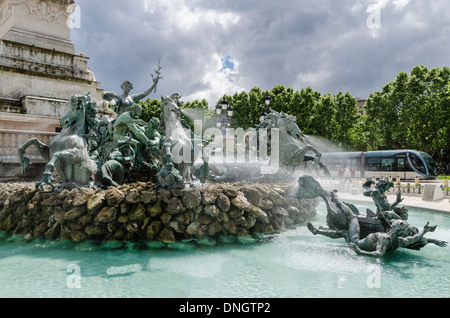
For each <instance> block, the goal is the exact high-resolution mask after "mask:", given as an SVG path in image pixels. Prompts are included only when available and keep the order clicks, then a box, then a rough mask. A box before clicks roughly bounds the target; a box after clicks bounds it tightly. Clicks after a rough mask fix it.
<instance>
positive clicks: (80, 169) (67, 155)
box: [18, 94, 97, 189]
mask: <svg viewBox="0 0 450 318" xmlns="http://www.w3.org/2000/svg"><path fill="white" fill-rule="evenodd" d="M67 105H68V110H67V111H66V113H65V114H64V116H63V117H62V118H61V127H62V128H63V129H62V131H61V133H60V134H58V135H57V136H55V137H53V138H52V139H51V140H50V142H49V144H48V145H46V144H44V143H42V142H41V141H39V140H38V139H37V138H33V139H30V140H28V141H27V142H26V143H25V144H23V145H22V146H21V147H20V148H19V150H18V156H19V162H20V164H21V172H22V173H24V174H25V173H26V171H27V169H28V168H29V166H30V164H31V163H30V159H29V158H28V157H26V156H25V151H26V149H27V148H28V147H30V146H31V145H34V146H36V147H37V149H38V151H39V153H40V155H41V156H42V157H43V158H44V159H45V160H46V161H48V163H47V165H46V166H45V171H44V174H43V177H42V180H41V181H40V182H38V183H37V184H36V188H41V189H43V187H44V186H45V185H49V186H51V187H52V189H54V185H53V182H54V181H56V180H55V179H54V178H53V172H54V171H55V170H56V172H57V173H58V175H59V176H60V178H61V182H62V183H63V184H68V183H72V184H75V185H78V186H91V185H92V184H93V182H94V181H95V174H96V171H97V165H96V163H95V162H94V161H93V160H92V159H91V158H90V157H89V152H88V149H87V145H86V143H85V140H84V139H83V136H85V135H87V134H88V133H89V127H95V126H96V124H95V121H96V120H97V108H96V101H94V100H92V99H91V97H90V95H89V94H85V95H74V96H72V97H71V98H70V100H69V102H68V104H67Z"/></svg>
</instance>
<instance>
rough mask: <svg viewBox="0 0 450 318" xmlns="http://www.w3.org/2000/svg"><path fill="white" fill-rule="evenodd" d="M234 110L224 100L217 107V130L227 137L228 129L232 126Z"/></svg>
mask: <svg viewBox="0 0 450 318" xmlns="http://www.w3.org/2000/svg"><path fill="white" fill-rule="evenodd" d="M233 113H234V108H233V107H232V106H231V105H230V104H229V103H228V102H227V101H226V99H225V97H224V98H223V100H222V102H221V103H220V104H217V106H216V114H217V123H216V124H217V128H219V129H220V130H221V131H222V133H223V134H224V135H225V133H226V129H227V128H228V127H230V126H231V118H232V117H233Z"/></svg>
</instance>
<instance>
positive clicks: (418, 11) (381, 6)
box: [71, 0, 450, 106]
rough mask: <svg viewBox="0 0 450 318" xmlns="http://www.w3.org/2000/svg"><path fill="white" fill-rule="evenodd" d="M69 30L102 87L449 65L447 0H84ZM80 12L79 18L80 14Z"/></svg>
mask: <svg viewBox="0 0 450 318" xmlns="http://www.w3.org/2000/svg"><path fill="white" fill-rule="evenodd" d="M76 3H77V4H78V6H79V9H80V10H79V12H80V15H79V16H80V20H79V25H78V26H80V27H79V28H73V29H72V31H71V38H72V41H73V42H74V44H75V48H76V50H77V53H80V52H83V53H85V55H86V56H88V57H89V58H90V60H89V66H90V68H91V70H92V71H93V72H94V74H95V75H96V79H97V81H99V82H101V86H100V87H101V88H103V89H106V90H111V91H114V92H117V93H119V92H121V91H120V84H121V83H122V82H123V81H124V80H125V79H128V80H130V81H131V82H133V83H134V88H135V89H134V93H139V92H141V91H143V90H145V89H147V88H148V87H150V86H151V84H152V79H151V76H150V74H152V73H153V70H154V69H155V66H156V65H157V63H158V60H159V59H160V61H161V66H162V67H163V76H164V80H163V81H162V82H161V83H160V85H159V86H158V91H157V94H154V95H152V96H150V97H151V98H159V97H160V95H171V94H172V93H175V92H177V93H179V94H180V95H181V96H183V98H182V100H183V101H185V102H186V101H192V100H194V99H202V98H206V99H207V100H208V102H209V104H210V106H213V105H214V104H215V103H216V101H217V100H218V99H219V98H220V97H221V96H223V94H229V95H231V94H234V93H235V92H240V91H242V90H245V91H249V90H250V89H251V88H253V87H255V86H256V87H259V88H261V89H263V90H270V89H272V88H273V87H274V86H275V85H278V84H282V85H284V86H285V87H292V88H294V90H300V89H302V88H304V87H308V86H311V87H312V88H313V89H314V90H316V91H319V92H321V93H332V94H336V93H338V92H339V91H342V92H347V91H348V92H350V93H351V94H353V95H354V96H355V97H361V98H366V97H367V96H368V95H369V94H370V93H371V92H374V91H378V90H380V89H381V88H382V86H383V85H384V84H386V83H388V82H390V81H391V80H393V79H395V77H396V75H397V73H398V72H400V71H407V72H409V71H410V70H411V68H412V67H414V66H415V65H418V64H423V65H426V66H428V67H429V68H432V67H443V66H445V65H450V63H449V59H450V2H449V1H448V0H278V1H274V0H270V1H269V0H127V1H123V0H76ZM74 21H75V20H74Z"/></svg>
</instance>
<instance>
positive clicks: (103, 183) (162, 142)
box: [18, 65, 212, 191]
mask: <svg viewBox="0 0 450 318" xmlns="http://www.w3.org/2000/svg"><path fill="white" fill-rule="evenodd" d="M155 74H156V75H154V76H153V75H152V78H153V86H152V87H151V88H150V89H149V90H147V91H146V92H144V93H142V94H136V95H131V94H130V92H131V89H132V84H131V83H130V82H128V81H125V82H124V84H123V85H122V89H123V94H122V95H120V96H118V95H116V94H114V93H111V92H105V93H103V98H104V99H105V100H107V101H110V102H111V105H112V106H113V107H115V111H116V112H117V116H115V117H114V118H108V117H103V118H100V117H99V114H98V112H97V102H96V101H94V100H92V99H91V97H90V95H89V94H85V95H75V96H73V97H71V99H70V100H69V102H68V104H67V106H68V111H67V112H66V114H65V115H64V116H63V117H62V118H61V126H62V127H63V130H62V132H61V133H60V134H59V135H58V136H56V137H54V138H53V139H51V141H50V143H49V145H45V144H43V143H42V142H40V141H39V140H38V139H36V138H34V139H31V140H29V141H27V142H26V143H25V144H24V145H23V146H22V147H20V148H19V150H18V156H19V162H20V164H21V172H22V173H23V174H26V173H27V170H28V168H29V167H30V165H31V162H30V159H29V158H28V157H27V156H26V155H25V152H26V149H27V148H28V147H30V146H31V145H34V146H36V147H37V148H38V150H39V153H40V154H41V156H42V157H43V158H44V159H45V160H47V161H48V163H47V165H46V167H45V171H44V174H43V177H42V179H41V181H40V182H38V183H37V184H36V187H37V188H40V189H41V190H43V191H44V187H45V186H50V187H51V189H52V191H53V190H55V183H60V185H59V187H63V188H73V187H94V186H99V187H109V186H119V185H120V184H121V183H122V182H123V181H124V180H127V181H139V180H142V178H144V177H145V176H147V177H148V178H150V179H151V177H152V176H153V178H154V179H155V180H156V179H157V180H158V182H159V183H160V186H167V187H173V186H177V185H184V184H186V183H192V182H194V181H195V180H196V179H198V180H200V181H201V182H204V181H205V180H207V179H209V180H211V179H212V174H211V173H210V171H209V169H208V164H207V161H206V160H205V161H204V163H203V165H202V166H201V168H200V169H198V170H197V171H196V174H197V175H198V178H197V176H196V175H195V174H194V173H193V172H192V171H191V168H192V166H193V163H194V162H195V161H196V160H197V159H198V158H199V155H200V154H203V155H206V154H205V153H203V149H204V144H203V143H204V141H203V140H202V139H201V138H200V137H197V136H194V134H193V133H192V131H191V130H190V128H189V127H188V126H187V125H186V123H185V122H183V121H182V120H181V118H180V115H181V112H180V108H179V105H180V102H179V98H180V96H179V95H178V94H173V95H172V96H171V97H162V102H163V103H162V106H161V107H162V115H163V117H162V122H160V120H159V119H158V118H151V119H150V121H149V122H148V123H147V122H145V121H143V120H141V119H140V118H139V117H140V115H141V112H142V108H141V106H140V105H139V104H137V103H136V102H137V101H138V100H140V99H142V98H144V97H146V96H147V95H149V94H150V93H152V92H153V91H156V87H157V84H158V81H159V80H160V79H162V76H161V67H160V66H159V65H158V68H157V69H156V70H155ZM162 128H164V130H165V135H162V134H161V133H160V130H161V129H162ZM56 176H57V177H59V180H57V179H56V178H55V177H56Z"/></svg>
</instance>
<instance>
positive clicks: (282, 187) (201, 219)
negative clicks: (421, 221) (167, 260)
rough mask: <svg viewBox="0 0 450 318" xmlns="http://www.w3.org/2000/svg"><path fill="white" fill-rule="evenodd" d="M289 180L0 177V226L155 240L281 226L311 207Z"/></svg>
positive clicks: (41, 234)
mask: <svg viewBox="0 0 450 318" xmlns="http://www.w3.org/2000/svg"><path fill="white" fill-rule="evenodd" d="M294 190H295V189H294V186H293V185H292V184H283V183H278V184H270V185H269V184H259V183H258V184H249V183H245V182H239V183H217V184H212V185H207V186H202V187H193V188H186V189H172V190H168V189H162V190H160V191H157V190H156V189H155V188H154V184H153V183H150V182H149V183H146V182H135V183H129V184H124V185H122V186H120V187H119V188H116V187H111V188H109V189H107V190H104V189H89V188H81V189H77V188H75V189H72V190H70V191H69V190H67V189H64V190H61V191H59V192H53V193H45V192H41V191H38V190H36V189H35V186H34V184H31V183H4V184H0V231H2V232H6V233H10V234H16V235H23V236H24V237H25V238H26V239H36V238H41V239H47V240H69V241H74V242H82V241H127V242H142V241H156V242H163V243H171V242H178V241H183V240H190V239H217V238H219V237H229V236H231V237H247V236H251V235H254V234H258V233H274V232H283V231H286V229H287V228H289V227H290V226H294V225H299V224H304V223H305V222H307V221H308V220H310V219H311V218H312V217H314V216H315V215H316V209H315V208H316V206H317V204H318V201H317V200H298V199H296V198H295V197H294V196H293V194H294V193H295V191H294Z"/></svg>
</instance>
